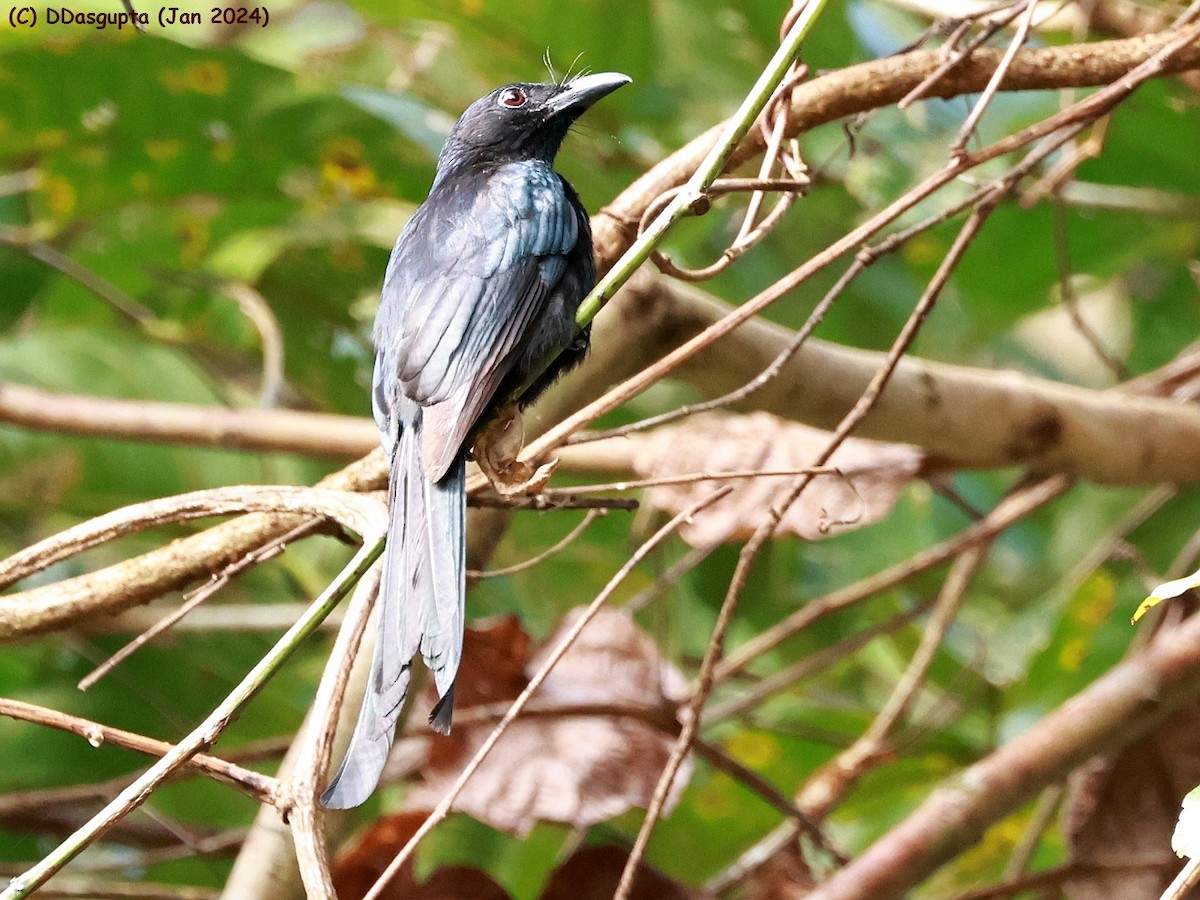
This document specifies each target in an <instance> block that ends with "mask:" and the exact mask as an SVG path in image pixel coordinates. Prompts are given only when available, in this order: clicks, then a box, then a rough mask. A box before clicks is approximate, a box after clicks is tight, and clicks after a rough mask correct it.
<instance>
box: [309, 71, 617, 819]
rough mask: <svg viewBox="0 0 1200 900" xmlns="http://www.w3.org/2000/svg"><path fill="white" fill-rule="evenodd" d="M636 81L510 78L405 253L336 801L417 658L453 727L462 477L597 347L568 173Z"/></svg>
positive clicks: (392, 320) (370, 779) (378, 751)
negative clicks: (479, 438) (583, 125)
mask: <svg viewBox="0 0 1200 900" xmlns="http://www.w3.org/2000/svg"><path fill="white" fill-rule="evenodd" d="M629 80H630V79H629V78H628V77H627V76H625V75H620V74H616V73H604V74H596V75H584V76H581V77H577V78H574V79H572V80H570V81H567V82H565V83H562V84H556V83H550V84H510V85H506V86H505V87H502V88H498V89H497V90H494V91H492V92H491V93H490V94H488V95H487V96H486V97H483V98H481V99H479V100H476V101H475V102H474V103H472V104H471V105H470V106H469V107H468V108H467V111H466V112H464V113H463V115H462V118H460V119H459V120H458V123H457V124H456V125H455V126H454V128H453V130H452V131H451V132H450V135H449V137H447V138H446V143H445V144H444V145H443V146H442V150H441V153H440V154H439V156H438V162H437V175H436V177H435V178H434V181H433V186H432V187H431V188H430V191H429V196H428V198H426V200H425V202H424V203H422V204H421V206H420V207H419V208H418V209H417V211H416V212H415V213H414V214H413V216H412V218H411V219H409V221H408V224H407V225H405V227H404V230H403V231H402V232H401V233H400V237H399V238H398V239H397V240H396V246H395V248H394V249H393V250H392V256H391V260H390V261H389V262H388V267H387V274H386V276H385V278H384V283H383V294H382V298H381V300H380V304H379V313H378V315H377V316H376V319H375V334H374V337H375V353H376V355H375V377H374V380H373V384H372V391H371V401H372V403H371V405H372V409H373V411H374V414H375V421H376V424H377V425H378V426H379V432H380V436H381V441H382V443H383V449H384V452H385V454H386V455H387V457H388V460H389V468H390V480H389V490H388V504H389V511H390V512H389V518H390V521H389V525H388V535H387V546H386V549H385V551H384V557H383V576H382V581H381V584H380V589H379V591H380V603H379V620H378V639H377V642H376V644H375V653H374V656H373V657H372V659H371V674H370V681H369V683H368V685H367V690H366V696H365V697H364V698H363V704H362V710H361V711H360V713H359V717H358V724H357V725H356V727H355V730H354V737H353V739H352V740H351V743H350V747H349V749H348V750H347V751H346V758H345V760H343V762H342V767H341V769H340V770H339V771H338V773H337V775H336V776H335V777H334V779H333V781H332V782H331V783H330V785H329V787H328V789H327V790H326V791H325V794H324V796H323V797H322V798H321V799H322V802H323V803H324V804H325V805H326V806H328V807H334V808H339V809H344V808H348V807H352V806H357V805H359V804H360V803H362V802H363V801H364V800H366V799H367V797H368V796H370V794H371V792H372V791H373V790H374V789H375V786H376V785H377V784H378V783H379V778H380V775H381V774H382V772H383V766H384V762H385V761H386V759H387V754H388V750H389V749H390V748H391V744H392V737H393V732H394V731H395V727H396V721H397V718H398V717H399V714H400V708H401V706H402V705H403V703H404V697H405V693H406V691H407V689H408V682H409V676H410V667H411V665H412V658H413V657H414V656H415V655H416V653H417V652H418V651H420V653H421V657H422V659H423V660H424V662H425V665H426V666H427V667H428V668H429V670H430V671H431V672H432V673H433V680H434V684H435V685H436V686H437V692H438V696H439V698H440V699H439V700H438V702H437V705H436V706H434V708H433V712H432V713H431V715H430V724H431V725H432V727H433V728H434V729H435V730H436V731H439V732H442V733H446V732H448V731H449V730H450V716H451V709H452V706H453V703H454V679H455V676H456V675H457V674H458V666H459V661H460V659H461V656H462V641H463V624H464V609H463V607H464V598H465V596H466V532H465V528H464V523H465V519H466V493H465V491H464V468H465V465H466V460H467V453H468V450H469V449H470V441H471V438H472V435H473V434H474V433H475V431H476V430H477V429H478V428H479V426H480V425H481V424H482V423H484V422H485V421H486V420H487V419H488V418H489V416H490V415H491V414H493V413H494V412H496V411H497V409H498V408H499V407H500V406H503V405H505V404H507V403H510V402H514V401H515V402H517V403H519V404H524V403H528V402H530V401H531V400H532V399H533V398H534V397H536V395H537V394H538V393H539V392H540V391H541V390H543V389H545V388H546V387H548V386H549V385H550V384H551V383H552V382H553V380H554V379H555V378H556V377H557V376H558V375H560V374H562V372H564V371H566V370H567V369H569V368H571V367H572V366H574V365H576V364H578V363H579V362H580V361H581V360H582V358H583V355H584V353H585V352H586V350H587V339H588V334H587V331H586V330H585V331H583V332H580V331H579V329H578V326H577V325H576V324H575V313H576V310H577V309H578V307H579V303H580V301H581V300H582V299H583V298H584V296H585V295H586V294H587V293H588V291H590V290H591V289H592V286H593V284H594V282H595V277H596V272H595V263H594V261H593V258H592V234H591V229H590V227H589V225H588V216H587V211H586V210H585V209H584V208H583V205H582V204H581V203H580V202H579V195H578V194H576V193H575V190H574V188H572V187H571V185H570V184H568V183H567V181H566V180H565V179H564V178H563V177H562V176H561V175H559V174H558V173H557V172H555V171H554V168H553V163H554V157H555V154H556V153H557V152H558V148H559V146H560V145H561V144H562V141H563V138H565V137H566V134H567V131H568V129H569V128H570V127H571V124H572V123H573V122H574V121H575V120H576V119H577V118H578V117H579V116H580V115H581V114H582V113H583V112H584V111H585V110H586V109H587V108H588V107H589V106H591V105H592V104H593V103H595V102H596V101H597V100H599V99H600V98H601V97H603V96H604V95H606V94H608V93H610V92H611V91H614V90H616V89H617V88H618V87H620V86H621V85H623V84H626V83H628V82H629Z"/></svg>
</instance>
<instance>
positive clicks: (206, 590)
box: [78, 519, 328, 691]
mask: <svg viewBox="0 0 1200 900" xmlns="http://www.w3.org/2000/svg"><path fill="white" fill-rule="evenodd" d="M327 527H328V525H327V523H326V522H325V521H324V520H321V519H313V520H311V521H308V522H305V523H304V524H303V525H297V526H296V527H295V528H293V529H292V530H291V531H289V532H288V533H287V534H281V535H280V536H279V537H277V538H275V539H274V540H272V541H270V542H268V543H266V544H264V545H263V546H262V547H260V548H259V549H257V550H254V551H252V552H250V553H247V554H246V555H245V556H243V557H241V558H240V559H238V560H236V561H234V562H232V563H230V564H229V565H228V566H226V567H225V569H224V570H223V571H222V572H221V573H220V574H219V575H214V576H213V577H212V579H211V580H210V581H209V582H208V583H207V584H205V585H203V586H202V587H199V588H197V589H196V590H194V591H191V592H190V593H189V594H187V595H185V596H184V598H183V602H182V603H181V604H179V606H177V607H175V608H174V609H173V610H171V611H170V612H169V613H167V614H166V615H165V616H163V617H162V618H161V619H158V620H157V621H156V622H155V623H154V624H153V625H151V626H150V627H149V628H147V629H146V630H145V631H143V632H142V633H141V634H139V635H137V637H135V638H133V639H132V640H131V641H129V643H127V644H125V646H123V647H122V648H121V649H120V650H118V651H117V652H116V653H114V654H113V655H112V656H110V657H109V658H108V659H106V660H105V661H104V662H102V663H101V664H100V665H98V666H96V668H94V669H92V671H91V672H89V673H88V674H87V675H85V676H83V678H81V679H79V684H78V688H79V690H81V691H86V690H87V689H88V688H90V687H91V686H92V685H94V684H95V683H96V682H97V681H99V680H100V679H101V678H103V677H104V676H105V675H107V674H108V673H109V672H111V671H112V670H113V669H115V668H116V667H117V666H119V665H120V664H121V663H122V662H124V661H125V660H126V659H128V658H129V657H130V656H132V655H133V654H134V653H136V652H137V651H138V650H139V649H140V648H141V647H144V646H145V645H146V644H148V643H149V642H150V641H152V640H154V639H155V638H156V637H158V636H159V635H160V634H162V633H163V632H164V631H166V630H167V629H168V628H171V627H173V626H174V625H176V624H178V623H179V621H180V620H181V619H183V618H184V617H185V616H186V615H187V614H188V613H190V612H191V611H192V610H194V609H195V608H196V607H197V606H199V605H200V604H201V603H203V602H204V601H205V600H207V599H208V598H209V597H211V596H212V595H213V594H215V593H216V592H217V591H219V590H221V589H222V588H223V587H225V586H226V585H227V584H229V583H230V582H231V581H232V580H233V579H234V578H235V577H237V576H238V575H240V574H241V573H243V572H245V571H246V570H247V569H250V568H252V567H253V566H256V565H259V564H261V563H263V562H266V561H267V560H269V559H271V558H273V557H275V556H278V555H279V554H280V553H282V552H283V551H284V549H285V548H286V547H287V545H288V544H291V543H292V542H294V541H298V540H300V539H301V538H303V537H308V536H309V535H311V534H317V533H318V532H320V531H323V530H326V529H327Z"/></svg>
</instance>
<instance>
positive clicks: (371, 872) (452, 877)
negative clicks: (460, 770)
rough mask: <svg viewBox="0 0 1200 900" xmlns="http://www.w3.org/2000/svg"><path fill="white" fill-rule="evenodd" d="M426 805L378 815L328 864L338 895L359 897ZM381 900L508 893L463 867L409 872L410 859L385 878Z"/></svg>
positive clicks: (456, 899)
mask: <svg viewBox="0 0 1200 900" xmlns="http://www.w3.org/2000/svg"><path fill="white" fill-rule="evenodd" d="M428 815H429V811H428V810H412V811H409V812H404V813H400V814H399V815H394V816H381V817H380V818H378V819H376V820H375V821H374V822H372V823H371V825H370V827H369V828H367V830H366V831H364V832H363V833H362V835H361V836H360V837H359V838H358V840H356V841H355V842H354V844H353V845H351V846H350V847H349V848H348V849H347V850H346V851H345V852H343V853H342V854H340V855H339V856H338V859H337V861H336V863H335V864H334V867H333V887H334V890H335V891H336V892H337V896H338V900H360V898H362V897H365V896H366V894H367V892H368V891H369V890H370V889H371V886H372V885H373V884H374V883H375V880H376V879H377V878H378V877H379V876H380V875H382V874H383V872H384V870H385V869H386V868H387V867H388V864H389V863H391V861H392V860H393V859H395V857H396V854H397V853H399V852H400V849H401V848H402V847H403V846H404V845H405V844H407V843H408V841H409V839H410V838H411V837H412V836H413V835H414V834H415V833H416V831H417V829H418V828H420V827H421V823H423V822H424V821H425V819H426V817H427V816H428ZM382 897H383V900H400V898H404V900H509V895H508V892H507V891H505V890H504V888H502V887H500V885H498V884H496V882H494V881H493V880H492V879H491V878H490V877H489V876H488V875H487V874H486V873H485V872H481V871H480V870H479V869H472V868H470V867H468V866H447V867H445V868H441V869H438V870H437V871H436V872H434V873H433V874H432V875H431V876H430V877H429V878H428V879H427V880H426V881H423V882H418V881H417V880H416V878H415V877H414V876H413V866H412V862H411V860H410V861H409V862H408V863H407V864H406V865H404V866H403V867H402V868H401V869H400V871H399V872H398V873H397V875H396V877H395V878H393V879H392V880H391V881H390V882H388V885H387V887H386V888H385V889H384V890H383V893H382Z"/></svg>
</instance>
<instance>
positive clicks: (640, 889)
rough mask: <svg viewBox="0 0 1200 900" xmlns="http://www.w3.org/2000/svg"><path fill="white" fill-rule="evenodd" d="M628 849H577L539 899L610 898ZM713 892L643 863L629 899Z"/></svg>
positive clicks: (698, 897)
mask: <svg viewBox="0 0 1200 900" xmlns="http://www.w3.org/2000/svg"><path fill="white" fill-rule="evenodd" d="M628 858H629V851H628V850H623V849H621V848H620V847H609V846H598V847H583V848H581V849H579V850H576V851H575V852H574V853H573V854H571V856H570V857H569V858H568V859H567V860H566V862H564V863H563V864H562V865H561V866H559V867H558V869H557V870H556V871H555V872H554V874H553V875H551V876H550V880H549V881H547V882H546V886H545V887H544V888H543V889H542V895H541V898H540V900H610V898H611V897H612V895H613V892H614V891H616V889H617V884H618V882H620V880H621V873H622V872H623V871H625V861H626V860H627V859H628ZM709 896H711V895H709V894H706V893H704V892H702V891H696V890H692V889H691V888H688V887H685V886H684V885H682V884H680V883H679V882H677V881H673V880H672V879H670V878H668V877H667V876H666V875H663V874H662V873H661V872H659V871H658V870H656V869H654V868H652V867H650V866H648V865H646V864H645V863H642V864H641V865H639V866H638V869H637V875H636V876H635V879H634V882H633V890H632V892H631V893H630V894H629V898H630V900H704V898H707V897H709Z"/></svg>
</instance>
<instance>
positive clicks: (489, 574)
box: [467, 489, 605, 578]
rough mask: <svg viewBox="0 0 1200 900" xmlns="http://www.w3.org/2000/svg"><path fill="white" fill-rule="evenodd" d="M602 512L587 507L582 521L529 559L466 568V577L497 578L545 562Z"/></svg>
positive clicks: (580, 533)
mask: <svg viewBox="0 0 1200 900" xmlns="http://www.w3.org/2000/svg"><path fill="white" fill-rule="evenodd" d="M571 493H579V492H578V491H576V490H574V489H572V490H571ZM604 513H605V510H603V509H589V510H588V513H587V515H586V516H584V517H583V521H581V522H580V523H579V524H578V525H576V526H575V527H574V528H572V529H571V530H570V531H568V532H567V533H566V535H564V536H563V538H562V539H561V540H559V541H557V542H556V543H554V544H553V545H552V546H550V547H547V548H546V549H545V550H543V551H542V552H541V553H539V554H537V555H536V556H531V557H530V558H529V559H525V560H522V561H521V562H519V563H513V564H512V565H511V566H504V567H503V568H499V569H485V570H483V571H479V570H477V569H468V570H467V577H468V578H498V577H500V576H501V575H516V574H517V573H518V572H524V571H526V570H528V569H532V568H533V567H534V566H536V565H538V564H539V563H543V562H545V561H546V560H547V559H549V558H550V557H552V556H553V555H554V554H556V553H558V552H559V551H560V550H563V549H565V548H566V547H569V546H570V545H571V544H572V543H573V542H574V541H575V539H576V538H578V537H579V536H580V535H582V534H583V533H584V532H585V531H587V529H588V526H589V525H591V524H592V523H593V522H595V521H596V520H597V519H598V518H600V517H601V516H603V515H604Z"/></svg>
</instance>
